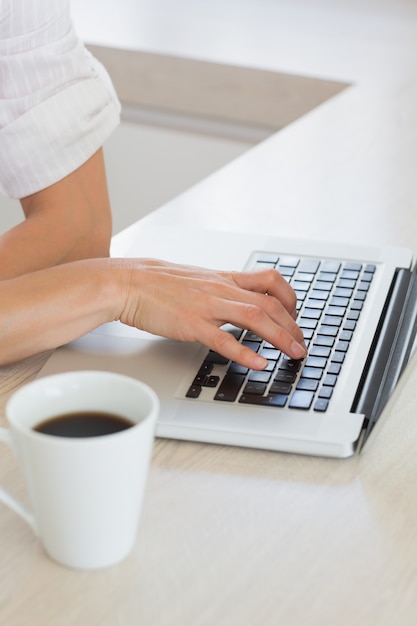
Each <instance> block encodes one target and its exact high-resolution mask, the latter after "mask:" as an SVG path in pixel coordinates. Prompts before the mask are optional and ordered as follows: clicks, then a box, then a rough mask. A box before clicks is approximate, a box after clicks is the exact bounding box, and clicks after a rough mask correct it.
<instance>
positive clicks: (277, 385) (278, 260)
mask: <svg viewBox="0 0 417 626" xmlns="http://www.w3.org/2000/svg"><path fill="white" fill-rule="evenodd" d="M271 267H273V268H276V269H277V270H278V271H279V272H280V273H281V274H282V276H284V278H285V279H286V280H287V281H288V282H289V283H290V285H292V287H293V289H294V291H295V293H296V295H297V311H298V316H297V323H298V325H299V326H300V328H301V329H302V331H303V334H304V338H305V342H306V345H307V347H308V355H307V357H306V358H305V359H303V360H301V361H295V360H293V359H290V358H289V357H287V356H286V355H285V354H283V353H282V352H281V351H280V350H277V349H276V348H275V347H274V346H273V345H271V344H270V343H268V342H266V341H264V340H263V339H262V338H261V337H258V336H257V335H256V334H254V333H253V332H251V331H249V330H241V329H238V328H234V327H232V328H231V330H230V332H232V333H233V334H234V336H235V337H236V338H237V339H238V340H239V341H240V342H241V343H242V344H244V345H246V346H249V347H250V348H251V349H252V350H254V351H255V352H257V353H259V354H261V355H262V356H263V357H265V358H266V359H267V361H268V366H267V368H266V369H265V370H262V371H256V370H250V369H248V368H246V367H242V366H241V365H239V364H238V363H235V362H233V361H229V360H227V359H226V358H225V357H223V356H221V355H220V354H218V353H217V352H214V351H209V352H208V353H207V354H206V356H205V358H204V361H203V362H202V363H201V366H200V367H199V369H198V371H197V372H196V374H195V377H194V380H193V381H192V383H191V385H190V387H189V389H188V391H187V393H186V397H187V398H199V397H200V396H201V394H202V390H203V389H206V390H207V389H211V390H212V391H213V394H212V396H211V399H212V400H216V401H219V402H238V403H242V404H252V405H264V406H273V407H284V406H286V407H288V408H290V409H298V410H306V411H307V410H314V411H319V412H325V411H327V409H328V407H329V402H330V401H331V398H332V395H333V391H334V389H335V387H336V385H337V381H338V378H339V376H340V373H341V371H342V368H343V364H344V361H345V357H346V354H347V352H348V350H349V346H350V343H351V340H352V337H353V334H354V332H355V329H356V326H357V323H358V320H359V317H360V315H361V311H362V308H363V306H364V303H365V300H366V297H367V294H368V291H369V288H370V286H371V283H372V280H373V277H374V275H375V272H376V266H375V265H373V264H365V263H363V264H362V263H353V262H346V261H339V260H328V259H326V260H319V259H312V258H298V257H292V256H291V257H290V256H283V255H281V256H279V255H278V254H275V253H269V252H264V253H261V252H260V253H256V255H255V257H254V262H253V268H254V269H263V268H271ZM204 395H205V397H207V394H206V393H205V394H204Z"/></svg>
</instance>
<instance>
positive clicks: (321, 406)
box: [314, 398, 329, 413]
mask: <svg viewBox="0 0 417 626" xmlns="http://www.w3.org/2000/svg"><path fill="white" fill-rule="evenodd" d="M328 406H329V401H328V400H326V399H325V398H318V399H317V400H316V403H315V405H314V410H315V411H318V412H320V413H324V412H325V411H327V408H328Z"/></svg>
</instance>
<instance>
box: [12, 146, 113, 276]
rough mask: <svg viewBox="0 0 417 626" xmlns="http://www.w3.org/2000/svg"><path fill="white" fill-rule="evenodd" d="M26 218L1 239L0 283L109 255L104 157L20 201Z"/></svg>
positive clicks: (100, 151)
mask: <svg viewBox="0 0 417 626" xmlns="http://www.w3.org/2000/svg"><path fill="white" fill-rule="evenodd" d="M21 205H22V208H23V211H24V213H25V216H26V220H25V221H24V222H22V223H21V224H18V225H17V226H16V227H15V228H12V229H11V230H10V231H8V232H6V233H5V234H3V235H1V236H0V260H1V264H0V280H2V279H3V280H4V279H7V278H12V277H15V276H19V275H22V274H26V273H29V272H33V271H35V270H39V269H43V268H46V267H50V266H53V265H58V264H61V263H66V262H68V261H73V260H76V259H85V258H89V257H99V256H100V257H105V256H108V254H109V245H110V237H111V212H110V203H109V198H108V192H107V184H106V177H105V168H104V159H103V153H102V150H101V149H100V150H99V151H98V152H96V153H95V154H94V155H93V156H92V157H91V158H90V159H89V160H88V161H86V163H84V165H82V166H81V167H79V168H78V169H76V170H75V171H74V172H73V173H72V174H69V175H68V176H66V177H65V178H63V179H62V180H60V181H59V182H57V183H55V184H53V185H51V186H50V187H47V188H46V189H43V190H42V191H39V192H37V193H34V194H32V195H30V196H27V197H26V198H23V199H22V200H21Z"/></svg>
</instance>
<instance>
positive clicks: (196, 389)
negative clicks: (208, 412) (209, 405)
mask: <svg viewBox="0 0 417 626" xmlns="http://www.w3.org/2000/svg"><path fill="white" fill-rule="evenodd" d="M200 393H201V385H191V386H190V388H189V389H188V391H187V393H186V394H185V397H186V398H198V397H199V395H200Z"/></svg>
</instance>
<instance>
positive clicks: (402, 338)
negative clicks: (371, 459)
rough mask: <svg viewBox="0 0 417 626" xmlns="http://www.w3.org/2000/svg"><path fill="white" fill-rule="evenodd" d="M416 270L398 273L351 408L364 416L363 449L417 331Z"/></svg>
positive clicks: (406, 357)
mask: <svg viewBox="0 0 417 626" xmlns="http://www.w3.org/2000/svg"><path fill="white" fill-rule="evenodd" d="M416 318H417V279H416V267H415V268H414V270H413V271H412V272H411V271H410V270H408V269H399V270H397V272H396V274H395V277H394V279H393V282H392V285H391V289H390V293H389V294H388V297H387V300H386V303H385V307H384V311H383V313H382V315H381V321H380V324H379V326H378V329H377V332H376V334H375V338H374V341H373V344H372V347H371V350H370V353H369V357H368V361H367V363H366V366H365V370H364V375H363V376H362V380H361V382H360V385H359V388H358V392H357V394H356V397H355V400H354V403H353V405H352V412H354V413H362V414H364V415H365V421H364V433H363V434H362V437H361V438H360V443H359V444H358V450H359V451H360V449H361V448H362V447H363V445H364V444H365V442H366V440H367V439H368V437H369V435H370V433H371V431H372V428H373V427H374V425H375V423H376V422H377V420H378V418H379V416H380V414H381V412H382V409H383V408H384V406H385V405H386V403H387V401H388V399H389V397H390V396H391V394H392V392H393V390H394V388H395V386H396V384H397V382H398V379H399V378H400V376H401V374H402V372H403V370H404V367H405V365H406V364H407V362H408V360H409V358H410V355H411V348H412V345H413V342H414V338H415V336H416V331H417V324H416Z"/></svg>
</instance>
